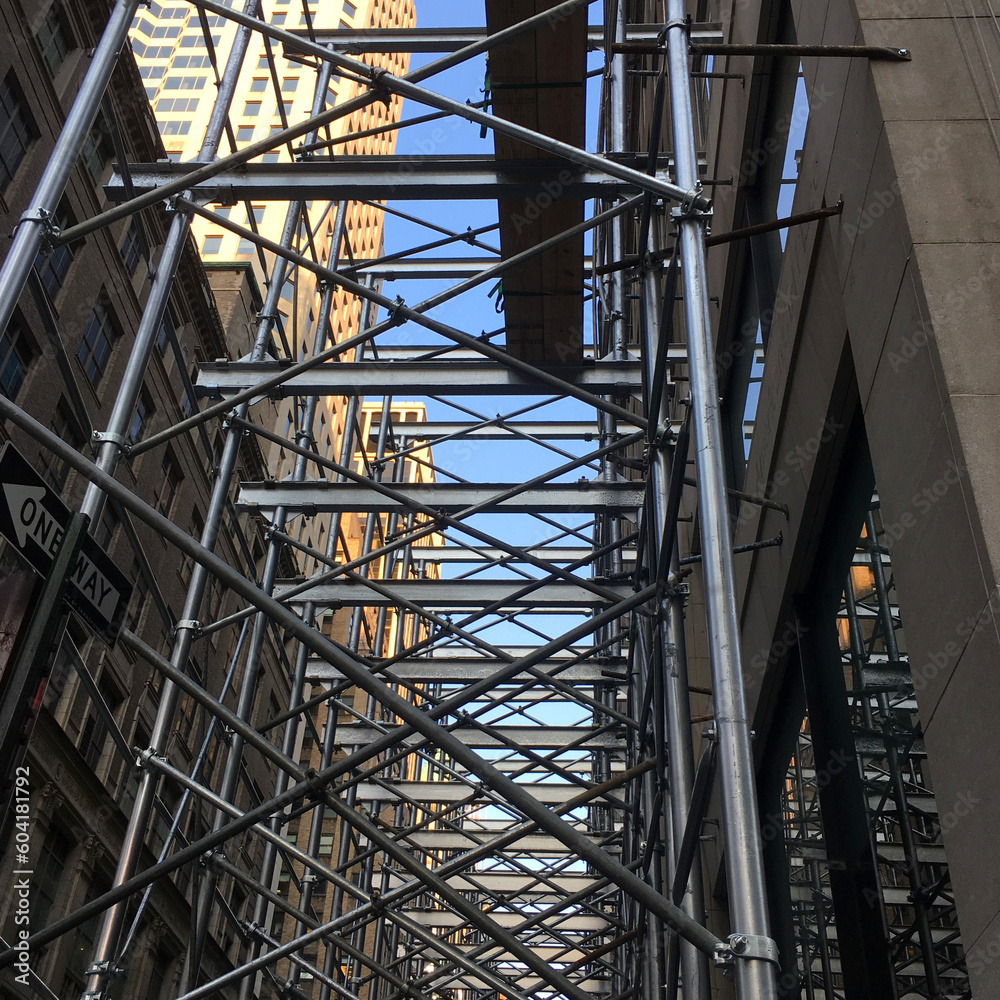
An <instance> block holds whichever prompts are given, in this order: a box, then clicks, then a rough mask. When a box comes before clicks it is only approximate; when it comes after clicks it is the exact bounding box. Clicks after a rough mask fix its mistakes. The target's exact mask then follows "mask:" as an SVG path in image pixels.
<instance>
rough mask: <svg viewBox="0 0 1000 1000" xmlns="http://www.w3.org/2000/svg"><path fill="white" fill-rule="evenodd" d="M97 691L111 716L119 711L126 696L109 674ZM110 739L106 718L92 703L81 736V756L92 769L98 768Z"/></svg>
mask: <svg viewBox="0 0 1000 1000" xmlns="http://www.w3.org/2000/svg"><path fill="white" fill-rule="evenodd" d="M97 689H98V690H99V691H100V693H101V697H102V698H103V699H104V703H105V704H106V705H107V707H108V709H109V710H110V711H111V714H112V715H114V713H115V712H116V711H117V710H118V708H119V707H120V706H121V703H122V702H123V701H124V700H125V696H124V695H123V694H122V693H121V691H119V689H118V686H117V685H116V684H115V683H114V682H113V681H112V680H111V678H110V677H109V676H107V674H102V675H101V679H100V680H99V681H98V683H97ZM107 738H108V726H107V723H106V722H105V721H104V718H103V717H102V716H101V715H100V714H99V713H98V710H97V706H96V705H95V704H94V703H93V702H91V705H90V709H89V711H88V712H87V719H86V721H85V722H84V724H83V733H82V735H81V736H80V754H81V756H82V757H83V759H84V760H85V761H86V762H87V764H88V765H89V766H90V768H91V769H94V768H96V767H97V765H98V764H99V763H100V761H101V755H102V754H103V753H104V744H105V743H106V742H107Z"/></svg>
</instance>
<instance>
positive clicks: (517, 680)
mask: <svg viewBox="0 0 1000 1000" xmlns="http://www.w3.org/2000/svg"><path fill="white" fill-rule="evenodd" d="M617 662H618V666H617V667H615V666H613V665H606V664H605V663H603V662H602V661H595V660H588V661H586V662H584V663H575V664H573V666H571V667H563V668H562V669H559V662H558V660H556V661H553V660H542V662H541V663H539V664H537V666H538V667H540V668H541V669H542V670H545V671H546V672H551V673H552V675H553V677H555V678H557V679H558V680H559V681H561V682H562V683H563V684H573V685H581V686H582V685H593V684H623V683H624V682H625V681H626V680H627V677H626V676H625V667H624V661H617ZM505 665H506V663H505V662H501V661H500V660H491V659H487V658H486V657H483V656H467V657H455V658H454V659H436V658H432V657H426V658H424V659H414V660H401V661H400V662H399V663H394V664H393V665H392V667H391V668H389V673H391V674H392V676H393V677H397V678H399V680H404V681H410V682H413V683H417V684H471V683H473V682H475V681H481V680H486V678H488V677H490V676H492V675H493V674H495V673H496V672H497V671H498V670H499V669H500V668H501V667H503V666H505ZM306 675H307V677H308V679H309V680H310V681H339V680H343V674H342V673H341V672H340V671H339V670H338V669H337V668H336V667H335V666H333V665H332V664H329V663H326V662H325V661H323V660H319V659H317V658H314V657H310V659H309V663H308V666H307V668H306ZM528 682H531V683H534V684H539V683H541V682H540V681H539V680H538V679H537V678H535V677H534V676H533V675H532V674H528V673H523V674H517V675H516V676H515V677H513V678H512V679H511V680H510V681H508V682H507V683H508V684H524V683H528Z"/></svg>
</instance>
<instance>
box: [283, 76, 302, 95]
mask: <svg viewBox="0 0 1000 1000" xmlns="http://www.w3.org/2000/svg"><path fill="white" fill-rule="evenodd" d="M298 85H299V78H298V77H297V76H286V77H285V79H284V80H282V81H281V90H282V93H285V94H290V93H293V92H294V91H295V89H296V88H297V87H298Z"/></svg>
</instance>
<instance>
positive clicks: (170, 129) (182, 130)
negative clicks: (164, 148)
mask: <svg viewBox="0 0 1000 1000" xmlns="http://www.w3.org/2000/svg"><path fill="white" fill-rule="evenodd" d="M156 127H157V129H158V130H159V132H160V135H187V134H188V132H190V131H191V123H190V122H178V121H173V122H157V123H156Z"/></svg>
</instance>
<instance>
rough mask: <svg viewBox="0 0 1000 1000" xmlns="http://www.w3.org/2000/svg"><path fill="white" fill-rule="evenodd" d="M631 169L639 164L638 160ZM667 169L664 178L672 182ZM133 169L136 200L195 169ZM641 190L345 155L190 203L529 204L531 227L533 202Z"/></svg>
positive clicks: (202, 189) (441, 161) (278, 170)
mask: <svg viewBox="0 0 1000 1000" xmlns="http://www.w3.org/2000/svg"><path fill="white" fill-rule="evenodd" d="M616 162H620V161H619V160H616ZM625 165H626V166H636V167H639V166H640V164H639V162H638V161H636V162H635V163H634V164H625ZM666 166H667V165H666V164H664V169H663V171H662V175H663V176H662V178H661V179H662V180H667V179H668V177H667V170H666ZM128 169H129V174H130V175H131V178H132V183H133V185H134V192H135V194H143V193H145V192H147V191H153V190H155V189H157V188H159V187H161V186H163V185H164V184H167V183H169V182H171V181H173V180H175V179H177V178H178V177H180V176H183V174H184V173H186V172H188V171H190V169H191V164H189V163H175V164H174V163H132V164H129V168H128ZM658 176H659V175H658ZM105 191H106V192H107V195H108V197H109V198H110V199H111V200H112V201H125V200H127V199H128V198H129V197H130V195H129V192H128V190H127V185H126V183H125V181H124V179H123V177H122V175H121V173H119V172H117V171H116V172H115V173H113V174H112V176H111V179H110V180H109V181H108V183H107V185H106V186H105ZM637 192H638V188H637V187H635V186H634V185H630V184H628V183H627V182H625V181H622V180H619V179H617V178H615V177H612V176H611V175H610V174H606V173H604V172H603V171H601V170H596V169H591V168H589V167H579V166H576V165H575V164H572V163H570V162H569V161H567V160H558V159H555V158H548V159H538V160H534V161H531V162H529V163H524V162H521V161H510V162H507V161H503V160H495V159H494V158H493V157H491V156H490V157H484V156H341V157H337V158H336V159H333V160H326V161H322V162H316V161H311V162H309V163H247V164H244V165H242V166H240V167H238V168H237V169H235V170H224V171H221V172H220V173H218V174H216V175H215V176H214V177H211V178H209V179H208V180H206V181H202V182H201V183H200V184H195V185H193V186H192V188H191V195H190V197H191V198H192V199H193V200H195V201H200V202H203V203H209V202H219V203H220V204H224V205H230V204H235V203H236V202H238V201H245V200H247V199H253V200H259V199H264V198H266V199H268V200H270V201H294V200H297V199H304V200H310V199H314V198H315V199H324V200H330V199H333V200H336V201H340V200H345V201H347V200H350V201H364V200H380V199H385V198H395V199H401V200H403V201H417V200H430V201H440V200H441V199H442V198H447V199H448V200H449V201H468V200H472V201H481V200H484V199H485V200H495V199H497V198H505V199H507V198H517V199H520V198H525V199H528V201H529V202H530V204H529V205H527V206H526V207H525V211H526V215H525V219H526V221H525V225H528V224H529V223H530V221H531V220H530V218H529V216H531V215H536V213H539V212H541V208H539V205H538V204H537V203H535V201H534V199H539V201H544V200H545V199H549V201H551V199H553V198H555V197H558V198H583V199H591V198H609V199H613V198H619V197H623V196H625V195H631V194H636V193H637ZM536 217H537V216H536Z"/></svg>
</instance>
